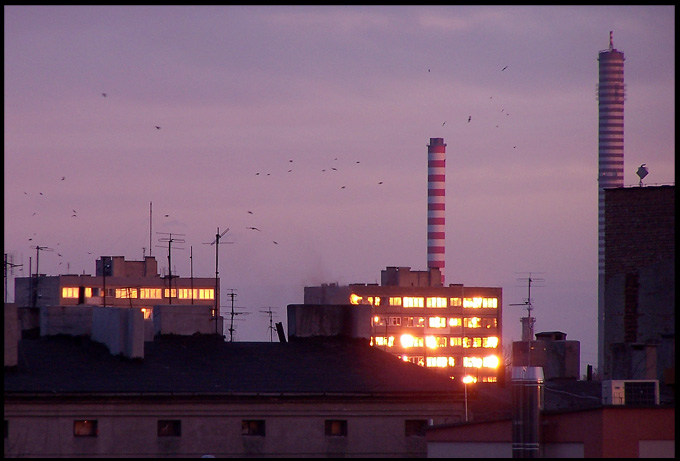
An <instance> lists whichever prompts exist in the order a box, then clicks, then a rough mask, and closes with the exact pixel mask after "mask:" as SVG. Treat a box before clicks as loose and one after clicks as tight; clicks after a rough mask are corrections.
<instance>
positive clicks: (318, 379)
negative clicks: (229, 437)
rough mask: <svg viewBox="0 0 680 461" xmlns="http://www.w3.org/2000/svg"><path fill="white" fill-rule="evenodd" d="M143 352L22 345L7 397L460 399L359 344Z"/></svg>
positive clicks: (209, 344) (160, 346) (42, 341)
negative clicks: (186, 395) (128, 353)
mask: <svg viewBox="0 0 680 461" xmlns="http://www.w3.org/2000/svg"><path fill="white" fill-rule="evenodd" d="M144 348H145V351H144V358H143V359H129V358H125V357H122V356H114V355H111V354H110V353H109V351H108V349H107V348H106V346H104V345H102V344H99V343H97V342H94V341H92V340H91V339H89V337H87V336H77V337H73V336H67V335H55V336H43V337H39V338H33V339H21V340H19V345H18V364H17V366H15V367H11V368H5V373H4V375H5V382H4V386H5V395H8V394H42V393H59V394H64V393H95V394H96V393H116V394H121V393H134V394H138V393H142V394H166V393H173V394H177V393H189V394H231V395H253V394H297V395H304V394H315V395H318V394H343V395H347V394H360V395H367V394H368V395H380V394H394V393H421V392H423V390H426V392H427V393H428V394H432V393H435V394H438V393H441V394H451V393H453V392H456V393H462V388H461V387H460V386H459V385H458V383H454V382H452V381H451V380H450V379H449V378H447V377H445V376H442V375H440V374H438V373H436V372H433V371H431V370H427V369H425V368H423V367H419V366H417V365H414V364H411V363H406V362H402V361H401V360H399V359H398V358H397V357H395V356H393V355H391V354H388V353H386V352H384V351H381V350H379V349H377V348H374V347H371V346H369V345H368V344H367V342H366V341H365V340H360V339H350V338H345V337H333V338H330V337H324V338H321V337H312V338H294V339H293V340H292V341H289V342H285V343H280V342H270V343H267V342H224V341H223V340H222V339H221V337H219V336H216V335H200V334H195V335H193V336H179V335H159V336H156V338H155V339H154V341H152V342H146V343H145V345H144Z"/></svg>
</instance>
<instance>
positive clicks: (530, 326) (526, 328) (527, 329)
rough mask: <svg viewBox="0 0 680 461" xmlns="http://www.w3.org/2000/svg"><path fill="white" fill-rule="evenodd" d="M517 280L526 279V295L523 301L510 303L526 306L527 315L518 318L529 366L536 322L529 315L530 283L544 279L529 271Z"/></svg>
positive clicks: (530, 304)
mask: <svg viewBox="0 0 680 461" xmlns="http://www.w3.org/2000/svg"><path fill="white" fill-rule="evenodd" d="M517 281H526V282H527V297H526V298H525V300H524V302H523V303H520V304H510V305H511V306H526V308H527V316H526V317H522V318H521V319H520V322H521V323H522V341H523V342H524V341H526V342H527V343H528V345H529V353H528V354H527V366H531V341H533V339H534V323H536V319H535V318H534V317H532V316H531V311H532V310H533V309H534V307H533V304H532V303H533V298H532V297H531V283H532V282H543V281H544V279H540V278H535V277H532V276H531V272H529V277H527V278H523V279H517Z"/></svg>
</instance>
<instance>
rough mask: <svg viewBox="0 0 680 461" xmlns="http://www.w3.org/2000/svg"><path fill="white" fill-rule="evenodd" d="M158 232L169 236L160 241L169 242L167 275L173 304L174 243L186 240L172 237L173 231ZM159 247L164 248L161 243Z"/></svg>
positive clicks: (169, 297)
mask: <svg viewBox="0 0 680 461" xmlns="http://www.w3.org/2000/svg"><path fill="white" fill-rule="evenodd" d="M157 234H167V235H168V237H162V238H159V239H158V241H159V242H168V276H167V279H168V285H169V286H170V293H169V294H170V296H168V299H169V300H170V301H169V304H172V279H173V275H172V243H173V242H177V243H184V241H185V240H184V239H181V238H179V239H178V238H172V232H170V233H167V232H157ZM175 235H181V236H184V234H175ZM159 247H161V248H163V247H162V246H161V245H159ZM176 249H177V250H183V249H184V248H181V247H176ZM174 277H175V278H177V277H179V276H178V275H175V276H174Z"/></svg>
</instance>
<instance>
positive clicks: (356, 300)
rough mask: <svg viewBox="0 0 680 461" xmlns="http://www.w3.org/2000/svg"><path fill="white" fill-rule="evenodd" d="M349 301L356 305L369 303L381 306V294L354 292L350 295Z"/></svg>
mask: <svg viewBox="0 0 680 461" xmlns="http://www.w3.org/2000/svg"><path fill="white" fill-rule="evenodd" d="M349 303H350V304H355V305H359V304H368V305H369V306H379V305H380V296H359V295H357V294H355V293H352V294H351V295H349Z"/></svg>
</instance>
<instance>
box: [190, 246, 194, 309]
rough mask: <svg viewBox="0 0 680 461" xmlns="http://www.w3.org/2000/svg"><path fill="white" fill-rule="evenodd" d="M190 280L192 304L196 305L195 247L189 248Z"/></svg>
mask: <svg viewBox="0 0 680 461" xmlns="http://www.w3.org/2000/svg"><path fill="white" fill-rule="evenodd" d="M189 280H190V281H191V304H193V303H194V246H193V245H191V246H190V247H189Z"/></svg>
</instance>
